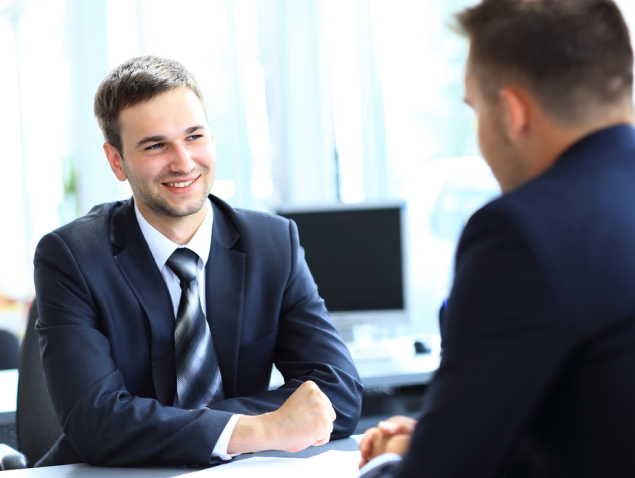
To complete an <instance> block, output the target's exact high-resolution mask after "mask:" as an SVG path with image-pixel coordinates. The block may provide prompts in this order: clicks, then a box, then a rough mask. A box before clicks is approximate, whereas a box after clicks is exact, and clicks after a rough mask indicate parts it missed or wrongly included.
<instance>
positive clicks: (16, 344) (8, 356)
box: [0, 330, 20, 370]
mask: <svg viewBox="0 0 635 478" xmlns="http://www.w3.org/2000/svg"><path fill="white" fill-rule="evenodd" d="M19 355H20V341H19V340H18V338H17V337H16V336H15V335H13V334H12V333H11V332H8V331H6V330H0V370H9V369H12V368H18V356H19Z"/></svg>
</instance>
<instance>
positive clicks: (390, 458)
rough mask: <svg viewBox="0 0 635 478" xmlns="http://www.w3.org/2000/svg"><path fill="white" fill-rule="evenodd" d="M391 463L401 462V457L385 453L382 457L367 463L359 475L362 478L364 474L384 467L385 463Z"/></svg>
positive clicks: (379, 456)
mask: <svg viewBox="0 0 635 478" xmlns="http://www.w3.org/2000/svg"><path fill="white" fill-rule="evenodd" d="M391 461H401V456H399V455H397V454H396V453H384V454H382V455H378V456H376V457H375V458H373V459H372V460H370V461H369V462H368V463H366V464H365V465H364V466H363V467H362V469H361V470H359V475H360V476H362V475H363V474H364V473H368V472H369V471H370V470H373V469H375V468H377V467H378V466H381V465H383V464H384V463H389V462H391Z"/></svg>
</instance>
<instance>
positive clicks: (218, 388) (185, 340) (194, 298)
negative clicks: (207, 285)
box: [166, 248, 224, 410]
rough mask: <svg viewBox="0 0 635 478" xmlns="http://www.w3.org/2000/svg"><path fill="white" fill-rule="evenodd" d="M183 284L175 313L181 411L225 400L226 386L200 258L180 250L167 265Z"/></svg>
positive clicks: (187, 251) (186, 250) (177, 389)
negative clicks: (203, 296)
mask: <svg viewBox="0 0 635 478" xmlns="http://www.w3.org/2000/svg"><path fill="white" fill-rule="evenodd" d="M166 264H167V266H168V267H169V268H170V269H172V271H173V272H174V274H175V275H176V276H177V277H178V278H179V280H180V281H181V301H180V302H179V309H178V312H177V314H176V325H175V327H174V345H175V349H176V392H177V395H178V398H179V405H180V407H181V408H186V409H190V410H193V409H197V408H203V407H206V406H207V405H209V404H211V403H214V402H217V401H219V400H223V399H224V394H223V384H222V380H221V375H220V368H219V367H218V360H217V358H216V350H215V349H214V342H213V341H212V334H211V333H210V331H209V325H208V324H207V320H206V319H205V315H204V314H203V310H202V309H201V301H200V299H199V289H198V281H197V280H196V271H197V266H198V256H197V255H196V253H194V252H192V251H191V250H189V249H185V248H179V249H177V250H176V251H174V253H173V254H172V255H171V256H170V258H169V259H168V260H167V262H166Z"/></svg>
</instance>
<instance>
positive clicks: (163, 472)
mask: <svg viewBox="0 0 635 478" xmlns="http://www.w3.org/2000/svg"><path fill="white" fill-rule="evenodd" d="M360 439H361V435H355V436H354V437H351V438H346V439H343V440H334V441H332V442H330V443H327V444H326V445H324V446H320V447H309V448H307V449H306V450H302V451H301V452H298V453H293V454H292V453H285V452H280V451H266V452H260V453H253V454H248V455H241V456H240V457H238V458H237V460H249V459H251V458H256V457H257V458H268V457H269V458H277V459H278V460H276V461H277V463H278V464H279V467H280V469H281V470H282V471H284V472H281V473H279V474H278V475H279V476H278V478H285V477H286V476H289V478H298V477H297V475H296V472H294V471H293V470H291V469H288V471H287V467H286V466H285V465H286V463H285V460H286V461H289V464H291V460H288V459H289V458H291V459H307V458H311V457H315V456H317V455H320V454H322V453H325V452H327V451H330V450H339V451H350V452H357V449H358V448H357V445H358V442H359V440H360ZM350 458H351V459H350V460H349V464H350V462H353V463H355V462H356V461H358V460H359V458H358V455H354V454H351V457H350ZM269 465H271V463H270V464H269ZM273 466H276V463H273ZM225 468H226V466H225V465H221V466H220V467H213V468H204V467H156V468H155V467H147V468H108V467H100V466H89V465H86V464H79V465H61V466H50V467H45V468H28V469H25V470H10V471H2V472H0V476H2V478H80V477H81V478H168V477H173V476H181V475H187V474H194V475H193V476H192V478H194V477H195V476H196V474H197V473H198V474H200V475H207V474H209V475H210V476H212V477H213V476H215V475H222V476H225V475H228V474H229V473H226V472H227V471H229V470H230V469H229V468H227V469H225ZM325 468H327V467H325ZM202 470H209V472H208V473H201V471H202ZM317 471H319V470H317ZM287 473H288V474H287ZM324 474H325V475H328V474H332V473H327V470H325V473H324ZM253 476H256V475H253ZM334 476H337V478H346V477H347V476H350V477H351V478H353V477H354V476H355V473H348V474H347V475H346V476H342V475H341V474H337V475H334ZM197 478H198V477H197ZM303 478H306V477H303Z"/></svg>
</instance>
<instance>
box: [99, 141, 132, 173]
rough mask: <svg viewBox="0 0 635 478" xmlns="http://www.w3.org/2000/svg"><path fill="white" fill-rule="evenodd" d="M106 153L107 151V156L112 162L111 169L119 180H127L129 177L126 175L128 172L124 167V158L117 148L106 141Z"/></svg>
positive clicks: (109, 161) (110, 162)
mask: <svg viewBox="0 0 635 478" xmlns="http://www.w3.org/2000/svg"><path fill="white" fill-rule="evenodd" d="M104 153H106V158H107V159H108V163H109V164H110V169H112V172H113V173H115V176H117V179H118V180H119V181H125V180H126V179H128V176H126V172H125V171H124V169H123V158H122V157H121V154H119V151H117V148H115V147H114V146H113V145H112V144H110V143H104Z"/></svg>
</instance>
